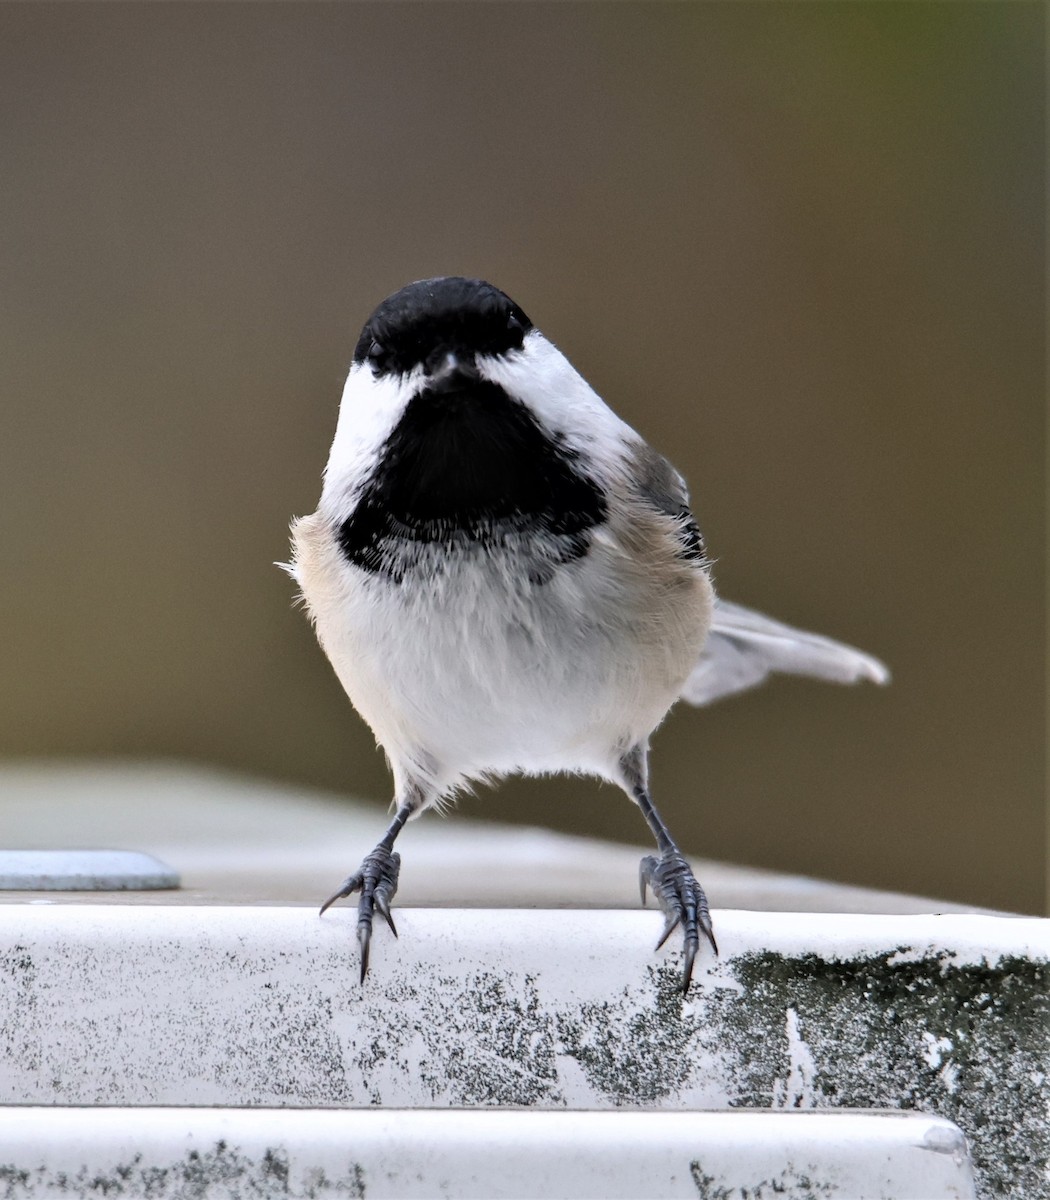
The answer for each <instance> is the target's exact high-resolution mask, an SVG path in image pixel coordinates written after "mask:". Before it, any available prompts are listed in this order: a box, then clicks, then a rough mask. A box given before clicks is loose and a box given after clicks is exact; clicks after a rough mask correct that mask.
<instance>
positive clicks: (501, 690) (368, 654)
mask: <svg viewBox="0 0 1050 1200" xmlns="http://www.w3.org/2000/svg"><path fill="white" fill-rule="evenodd" d="M312 520H313V518H306V521H304V522H301V523H300V527H297V530H296V542H297V567H298V575H299V580H300V584H301V586H302V589H303V593H304V596H305V597H306V601H307V605H308V607H309V609H310V611H311V615H312V616H313V618H314V621H315V623H316V626H317V632H318V636H319V638H320V641H321V643H322V645H323V647H324V649H325V651H326V653H327V654H328V656H329V658H330V659H331V661H332V664H333V666H334V668H335V671H336V673H337V675H338V676H339V679H340V681H341V682H342V684H343V686H344V688H345V689H346V691H347V694H348V695H349V697H350V699H351V701H352V702H353V704H354V706H355V707H356V708H357V709H358V711H359V712H360V713H361V715H362V716H363V717H364V718H365V720H367V721H368V723H369V724H370V725H371V727H372V729H373V731H374V733H375V735H376V738H377V740H378V741H379V742H380V744H381V745H382V746H383V748H384V749H385V750H386V752H387V754H388V755H389V757H390V759H391V762H392V764H393V765H394V767H395V770H397V768H398V767H399V766H401V767H403V768H405V769H409V770H414V771H417V772H422V773H424V774H425V775H427V776H429V777H430V779H431V780H432V781H433V782H434V783H435V784H437V785H438V787H439V788H442V789H443V788H447V787H452V786H455V785H456V784H457V783H459V782H462V781H463V780H464V779H469V778H477V777H479V776H482V775H485V774H504V773H510V772H516V771H521V772H526V773H541V772H549V771H575V770H582V771H586V772H589V773H593V774H598V775H609V774H610V773H611V772H613V770H614V768H615V763H616V760H617V758H618V756H619V754H621V753H622V752H623V751H624V750H626V749H627V748H628V747H629V746H631V745H633V744H636V743H637V742H639V741H644V740H645V738H646V737H647V736H648V734H649V733H650V732H651V731H652V729H653V728H655V726H656V725H657V724H658V723H659V721H660V720H661V719H662V717H663V716H664V714H665V713H666V711H667V709H668V708H669V707H670V706H671V704H672V703H673V702H674V700H675V699H676V698H677V696H678V695H679V693H680V691H681V688H682V685H683V684H684V681H685V679H686V677H687V676H688V674H689V672H690V670H691V668H692V666H693V664H694V663H695V661H696V657H697V655H698V653H699V651H700V647H701V645H702V643H703V640H704V636H705V635H706V629H707V619H708V609H709V603H710V599H709V593H710V587H709V585H708V584H707V580H706V578H704V577H703V576H699V575H697V574H696V573H692V574H691V575H689V576H688V577H686V576H683V577H682V578H676V579H675V580H674V581H672V582H671V584H670V585H667V581H664V584H663V586H662V587H661V588H659V589H657V591H658V592H660V594H657V593H656V592H654V590H653V587H652V586H649V587H647V588H645V589H643V594H642V595H640V596H639V595H638V588H637V581H634V584H635V586H634V587H633V589H628V593H629V594H632V595H633V602H632V603H627V601H626V597H625V592H624V587H623V583H624V568H623V562H622V560H621V557H620V555H619V553H618V552H617V551H616V549H615V546H611V547H610V546H604V545H603V546H596V547H594V548H592V550H591V552H590V553H589V554H588V555H586V556H585V557H583V558H580V559H578V560H576V561H575V562H572V563H569V564H566V565H563V566H561V567H560V568H559V569H558V570H557V571H556V572H554V574H553V577H552V578H550V579H548V580H547V581H546V582H544V583H542V584H538V583H531V582H529V578H528V572H527V570H524V569H523V567H522V564H521V562H520V560H518V559H517V558H515V557H514V556H510V555H508V556H505V557H503V556H490V557H486V558H485V559H484V561H483V562H481V561H479V558H478V557H477V556H465V557H462V558H461V557H455V556H452V557H450V556H448V555H446V554H444V553H440V554H439V553H438V552H436V551H435V558H434V561H433V564H432V569H428V570H423V571H421V572H419V573H416V574H414V575H413V576H412V577H411V578H409V579H406V580H404V581H402V582H395V581H393V580H391V579H390V578H388V577H387V576H384V575H377V574H370V573H368V572H366V571H363V570H361V569H359V568H352V567H349V566H347V564H346V563H345V562H344V561H343V560H342V559H341V558H340V557H339V555H338V552H337V551H335V550H334V547H333V546H332V543H331V541H330V540H329V539H324V538H316V537H314V538H311V537H310V536H309V535H308V533H307V534H306V536H303V535H304V532H305V531H304V530H303V529H302V526H304V525H306V523H307V522H310V521H312ZM423 579H426V583H425V584H423V583H421V582H420V581H421V580H423Z"/></svg>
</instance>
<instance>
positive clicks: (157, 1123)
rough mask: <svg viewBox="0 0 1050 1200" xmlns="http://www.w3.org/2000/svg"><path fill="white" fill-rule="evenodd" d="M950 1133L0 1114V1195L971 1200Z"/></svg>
mask: <svg viewBox="0 0 1050 1200" xmlns="http://www.w3.org/2000/svg"><path fill="white" fill-rule="evenodd" d="M973 1195H974V1191H973V1180H972V1176H971V1174H970V1168H969V1163H968V1161H967V1158H966V1153H965V1143H964V1139H963V1136H962V1134H961V1133H960V1132H959V1130H958V1129H957V1128H956V1127H955V1126H954V1125H952V1124H950V1123H949V1122H947V1121H944V1120H942V1119H941V1118H938V1117H926V1116H921V1115H918V1114H899V1115H873V1114H866V1113H797V1112H781V1113H770V1112H753V1111H752V1112H739V1113H725V1112H722V1113H681V1112H671V1113H653V1112H623V1111H619V1112H603V1113H595V1112H574V1113H551V1112H537V1111H531V1110H530V1111H521V1110H513V1111H507V1110H495V1109H473V1110H470V1111H463V1110H455V1109H453V1110H448V1109H446V1110H434V1109H432V1110H430V1111H426V1110H419V1109H416V1110H405V1109H394V1110H391V1109H383V1110H379V1109H371V1110H368V1109H357V1110H343V1111H334V1110H330V1109H329V1110H321V1111H319V1110H316V1109H315V1110H304V1109H299V1110H294V1111H290V1110H277V1111H275V1110H272V1109H241V1110H229V1109H227V1110H221V1109H220V1110H216V1109H138V1110H134V1111H129V1110H126V1109H111V1108H99V1109H82V1108H81V1109H61V1110H57V1111H56V1110H54V1109H48V1110H45V1109H39V1108H23V1109H7V1110H0V1196H3V1197H4V1200H44V1198H45V1197H49V1198H56V1200H57V1198H58V1197H63V1198H65V1200H74V1198H76V1197H85V1198H86V1197H92V1198H93V1197H97V1196H125V1197H149V1198H150V1200H189V1198H190V1197H193V1198H194V1200H204V1198H208V1200H218V1198H219V1197H229V1198H231V1200H249V1198H251V1197H259V1198H269V1197H278V1196H285V1197H297V1198H298V1197H303V1198H304V1200H305V1198H306V1197H318V1198H320V1197H325V1198H327V1197H344V1198H345V1197H369V1198H370V1200H381V1198H383V1197H397V1198H401V1200H410V1198H412V1197H446V1196H447V1197H454V1198H455V1200H469V1198H470V1197H501V1196H505V1197H518V1198H534V1200H539V1198H541V1197H565V1196H573V1197H575V1198H579V1200H584V1198H586V1197H595V1198H598V1197H601V1198H603V1200H616V1198H618V1197H631V1198H634V1197H638V1196H659V1197H690V1198H691V1200H742V1198H745V1200H904V1198H907V1200H951V1198H954V1200H967V1198H969V1197H972V1196H973Z"/></svg>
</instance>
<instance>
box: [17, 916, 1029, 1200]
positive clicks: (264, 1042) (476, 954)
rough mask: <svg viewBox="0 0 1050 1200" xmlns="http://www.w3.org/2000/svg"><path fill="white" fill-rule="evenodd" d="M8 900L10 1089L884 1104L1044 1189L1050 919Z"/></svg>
mask: <svg viewBox="0 0 1050 1200" xmlns="http://www.w3.org/2000/svg"><path fill="white" fill-rule="evenodd" d="M660 925H661V919H660V917H659V916H658V915H657V914H655V913H644V912H635V913H627V912H602V911H591V912H573V911H513V910H511V911H502V912H489V911H484V910H436V909H418V910H400V912H399V914H398V927H399V930H400V933H401V937H400V940H399V941H397V942H395V941H394V940H393V938H392V937H391V936H390V935H389V934H388V933H387V931H385V930H382V931H379V932H378V934H377V938H376V943H375V946H374V954H373V970H372V973H371V974H370V975H369V977H368V979H367V980H366V982H365V985H364V987H363V988H362V987H361V986H360V985H359V984H358V982H357V952H356V943H355V941H354V937H353V913H352V912H351V911H348V910H347V909H340V910H333V912H331V913H330V914H328V915H327V916H326V918H325V919H323V920H319V919H318V918H317V917H316V916H315V915H314V914H313V913H310V912H308V911H305V910H302V909H296V908H246V907H238V908H229V907H228V908H221V907H201V908H187V907H182V908H160V909H158V908H156V907H141V908H129V907H123V906H113V907H108V908H107V907H97V906H88V905H82V906H73V905H40V904H38V905H32V904H24V905H8V906H4V907H0V1103H7V1104H12V1103H15V1104H62V1105H85V1104H86V1105H100V1104H101V1105H105V1104H128V1105H158V1104H161V1105H163V1104H190V1105H279V1106H280V1105H289V1106H298V1107H325V1106H347V1105H351V1106H354V1105H361V1106H368V1105H383V1106H388V1107H394V1106H409V1107H412V1106H423V1107H449V1106H457V1105H465V1106H473V1105H526V1106H530V1107H541V1108H575V1109H579V1108H602V1109H610V1108H627V1107H634V1106H641V1107H656V1106H659V1107H661V1108H664V1109H685V1108H704V1107H713V1108H737V1107H742V1106H756V1107H765V1108H781V1109H790V1108H813V1107H821V1106H833V1107H851V1108H852V1107H865V1108H868V1107H877V1108H900V1109H906V1110H907V1109H921V1110H924V1111H926V1112H931V1113H937V1114H941V1115H943V1116H946V1117H949V1118H951V1119H952V1120H954V1121H956V1122H957V1123H958V1125H959V1126H960V1127H961V1128H962V1129H963V1130H964V1132H965V1133H966V1134H967V1136H968V1137H969V1138H970V1141H971V1151H972V1154H973V1157H974V1163H975V1168H976V1173H977V1179H978V1183H979V1185H980V1187H981V1189H982V1192H981V1194H983V1195H986V1196H1004V1197H1005V1196H1009V1197H1014V1196H1024V1197H1025V1198H1026V1200H1046V1198H1047V1197H1050V1181H1048V1177H1047V1163H1048V1161H1050V1122H1048V1105H1050V1079H1048V1075H1050V997H1048V988H1047V967H1048V959H1050V922H1046V921H1040V920H1036V919H1004V918H995V917H980V916H943V917H877V916H844V915H837V916H836V915H827V914H824V915H813V914H809V915H798V914H787V913H777V914H774V913H745V912H732V911H722V912H718V913H716V914H715V927H716V930H717V933H718V938H719V944H720V947H721V950H722V957H721V958H720V959H718V960H717V961H715V960H712V958H711V957H710V956H709V955H708V956H705V957H704V958H703V960H702V962H701V963H700V964H699V970H698V972H697V976H696V981H695V984H694V988H693V991H692V992H691V993H690V996H689V998H688V1000H686V1001H684V1002H683V1000H682V998H681V996H680V995H679V994H678V991H677V980H678V970H679V964H678V957H679V956H678V953H677V951H676V950H675V949H674V948H665V949H664V950H663V951H661V952H659V953H654V952H653V950H652V945H653V943H654V942H655V940H656V937H657V935H658V932H659V929H660Z"/></svg>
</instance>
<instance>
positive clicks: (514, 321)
mask: <svg viewBox="0 0 1050 1200" xmlns="http://www.w3.org/2000/svg"><path fill="white" fill-rule="evenodd" d="M507 328H508V329H509V330H510V331H511V332H512V333H520V332H521V322H520V321H519V320H518V318H517V317H516V316H515V315H514V314H513V313H511V314H510V315H509V316H508V317H507Z"/></svg>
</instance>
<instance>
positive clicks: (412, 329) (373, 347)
mask: <svg viewBox="0 0 1050 1200" xmlns="http://www.w3.org/2000/svg"><path fill="white" fill-rule="evenodd" d="M531 328H532V322H531V321H530V320H529V318H528V317H527V316H526V315H525V313H524V312H522V310H521V309H520V308H519V307H518V306H517V305H516V304H515V303H514V301H513V300H511V298H510V297H509V296H507V295H506V294H505V293H503V292H501V291H500V290H499V288H497V287H493V285H492V284H491V283H485V281H484V280H482V279H464V278H463V277H462V276H460V275H444V276H439V277H438V278H436V279H421V280H419V281H418V282H417V283H410V284H408V286H407V287H403V288H402V289H401V290H400V291H399V292H395V293H394V294H393V295H392V296H388V297H387V299H386V300H384V301H383V303H382V304H380V305H379V307H378V308H377V309H376V310H375V312H374V313H372V315H371V316H370V317H369V318H368V321H367V322H366V323H365V327H364V329H363V330H362V331H361V337H360V339H359V340H358V343H357V349H356V350H355V351H354V362H355V363H365V362H367V363H368V365H369V366H370V367H371V368H372V372H373V374H375V375H391V374H403V373H404V372H406V371H411V370H412V368H413V367H417V366H420V365H422V366H426V367H434V366H436V365H437V364H438V363H439V362H440V361H441V360H442V359H443V358H444V357H445V355H447V354H449V353H452V354H461V355H464V356H466V355H475V354H491V355H497V356H498V355H503V354H509V353H510V352H511V351H513V350H520V349H521V346H522V343H523V342H524V340H525V335H526V334H527V333H528V332H529V330H530V329H531Z"/></svg>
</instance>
